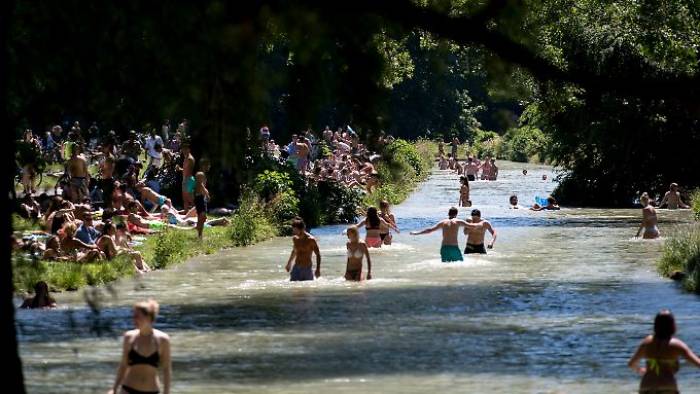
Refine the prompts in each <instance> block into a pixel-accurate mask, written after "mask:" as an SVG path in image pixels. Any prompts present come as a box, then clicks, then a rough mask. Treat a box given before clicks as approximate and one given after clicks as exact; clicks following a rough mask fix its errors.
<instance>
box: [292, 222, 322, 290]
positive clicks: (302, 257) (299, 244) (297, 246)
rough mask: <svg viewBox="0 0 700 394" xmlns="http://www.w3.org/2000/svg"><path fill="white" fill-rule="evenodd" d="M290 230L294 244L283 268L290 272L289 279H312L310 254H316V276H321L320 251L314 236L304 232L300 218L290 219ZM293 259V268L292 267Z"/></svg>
mask: <svg viewBox="0 0 700 394" xmlns="http://www.w3.org/2000/svg"><path fill="white" fill-rule="evenodd" d="M292 231H293V232H294V238H293V242H294V246H293V248H292V254H291V255H289V260H288V261H287V266H286V267H285V269H286V270H287V272H290V270H291V272H290V280H291V281H293V282H295V281H304V280H314V272H313V264H312V262H311V255H312V254H314V253H315V254H316V273H315V275H316V277H317V278H319V277H320V276H321V252H320V251H319V250H318V243H316V238H314V237H313V236H312V235H311V234H309V233H307V232H306V225H305V224H304V221H303V220H302V219H301V218H296V219H294V220H293V221H292ZM292 261H294V268H292Z"/></svg>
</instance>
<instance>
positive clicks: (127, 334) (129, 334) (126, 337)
mask: <svg viewBox="0 0 700 394" xmlns="http://www.w3.org/2000/svg"><path fill="white" fill-rule="evenodd" d="M138 333H139V330H138V329H133V330H129V331H125V332H124V340H125V341H126V340H129V341H131V340H132V339H134V338H135V337H136V335H138Z"/></svg>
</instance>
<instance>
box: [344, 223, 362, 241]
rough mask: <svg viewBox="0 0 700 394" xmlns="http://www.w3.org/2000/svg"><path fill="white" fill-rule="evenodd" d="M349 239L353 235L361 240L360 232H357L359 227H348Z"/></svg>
mask: <svg viewBox="0 0 700 394" xmlns="http://www.w3.org/2000/svg"><path fill="white" fill-rule="evenodd" d="M347 234H348V238H350V236H351V235H352V236H353V237H354V238H358V239H359V238H360V232H359V231H358V230H357V226H350V227H348V231H347Z"/></svg>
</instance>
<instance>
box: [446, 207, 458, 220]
mask: <svg viewBox="0 0 700 394" xmlns="http://www.w3.org/2000/svg"><path fill="white" fill-rule="evenodd" d="M458 213H459V209H457V208H456V207H452V208H450V210H449V211H447V216H448V217H449V218H450V219H454V218H456V217H457V214H458Z"/></svg>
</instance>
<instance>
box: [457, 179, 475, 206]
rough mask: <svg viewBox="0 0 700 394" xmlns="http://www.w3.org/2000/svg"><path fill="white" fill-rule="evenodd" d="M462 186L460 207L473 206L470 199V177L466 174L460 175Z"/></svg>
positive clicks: (460, 189)
mask: <svg viewBox="0 0 700 394" xmlns="http://www.w3.org/2000/svg"><path fill="white" fill-rule="evenodd" d="M459 181H460V183H462V186H461V187H460V188H459V204H457V205H459V206H460V207H471V206H472V201H471V200H470V199H469V178H467V177H466V176H461V177H459Z"/></svg>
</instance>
